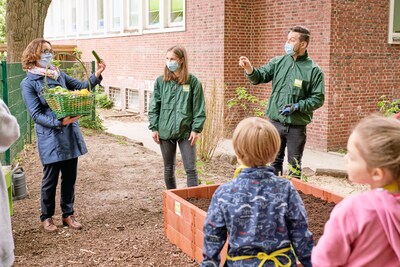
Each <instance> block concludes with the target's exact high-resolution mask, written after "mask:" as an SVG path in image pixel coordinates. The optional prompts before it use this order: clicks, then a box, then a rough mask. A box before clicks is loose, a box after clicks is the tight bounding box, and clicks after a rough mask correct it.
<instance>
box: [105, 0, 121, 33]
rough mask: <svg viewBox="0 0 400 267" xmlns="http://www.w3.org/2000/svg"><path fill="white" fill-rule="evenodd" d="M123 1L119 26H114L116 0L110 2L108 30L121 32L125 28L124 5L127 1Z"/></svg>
mask: <svg viewBox="0 0 400 267" xmlns="http://www.w3.org/2000/svg"><path fill="white" fill-rule="evenodd" d="M120 1H121V8H120V12H119V16H120V23H119V27H114V6H113V4H114V3H115V2H114V1H109V2H108V5H107V6H108V10H109V12H108V15H109V17H108V18H109V19H108V30H107V32H111V33H119V32H121V31H122V30H123V28H124V6H125V1H124V0H120Z"/></svg>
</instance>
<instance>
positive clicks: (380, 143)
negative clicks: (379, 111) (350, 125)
mask: <svg viewBox="0 0 400 267" xmlns="http://www.w3.org/2000/svg"><path fill="white" fill-rule="evenodd" d="M353 132H356V133H357V134H358V135H359V137H360V139H359V140H358V141H357V142H356V144H355V146H356V147H357V149H358V151H359V152H360V154H361V157H362V158H363V159H364V160H365V162H366V163H367V166H368V168H385V169H387V170H389V171H390V173H391V175H392V176H393V178H394V179H400V120H396V119H395V118H387V117H382V116H380V115H371V116H368V117H366V118H364V119H362V120H361V121H360V122H359V123H358V124H357V126H356V127H355V128H354V130H353Z"/></svg>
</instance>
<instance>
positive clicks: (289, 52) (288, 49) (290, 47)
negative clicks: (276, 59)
mask: <svg viewBox="0 0 400 267" xmlns="http://www.w3.org/2000/svg"><path fill="white" fill-rule="evenodd" d="M285 52H286V54H287V55H289V56H293V55H294V45H292V44H289V43H287V42H286V44H285Z"/></svg>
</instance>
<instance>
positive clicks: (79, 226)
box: [62, 215, 82, 230]
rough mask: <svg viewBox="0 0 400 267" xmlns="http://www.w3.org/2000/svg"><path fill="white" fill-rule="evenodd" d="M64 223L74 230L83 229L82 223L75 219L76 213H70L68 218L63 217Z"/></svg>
mask: <svg viewBox="0 0 400 267" xmlns="http://www.w3.org/2000/svg"><path fill="white" fill-rule="evenodd" d="M62 222H63V225H64V226H68V227H69V228H72V229H74V230H81V229H82V224H81V223H80V222H78V221H77V220H76V219H75V216H74V215H70V216H68V217H67V218H63V219H62Z"/></svg>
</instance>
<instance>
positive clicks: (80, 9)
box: [57, 0, 93, 35]
mask: <svg viewBox="0 0 400 267" xmlns="http://www.w3.org/2000/svg"><path fill="white" fill-rule="evenodd" d="M86 1H87V3H88V8H89V12H87V13H88V15H89V25H88V26H89V28H88V29H85V28H84V27H85V20H84V16H85V8H84V5H83V2H84V1H82V0H79V1H77V3H76V9H77V12H76V16H77V22H76V23H77V28H78V33H79V35H89V34H90V32H91V31H92V23H91V22H92V21H93V12H90V10H92V7H93V5H92V3H93V1H91V0H86ZM57 2H58V1H57Z"/></svg>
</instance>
